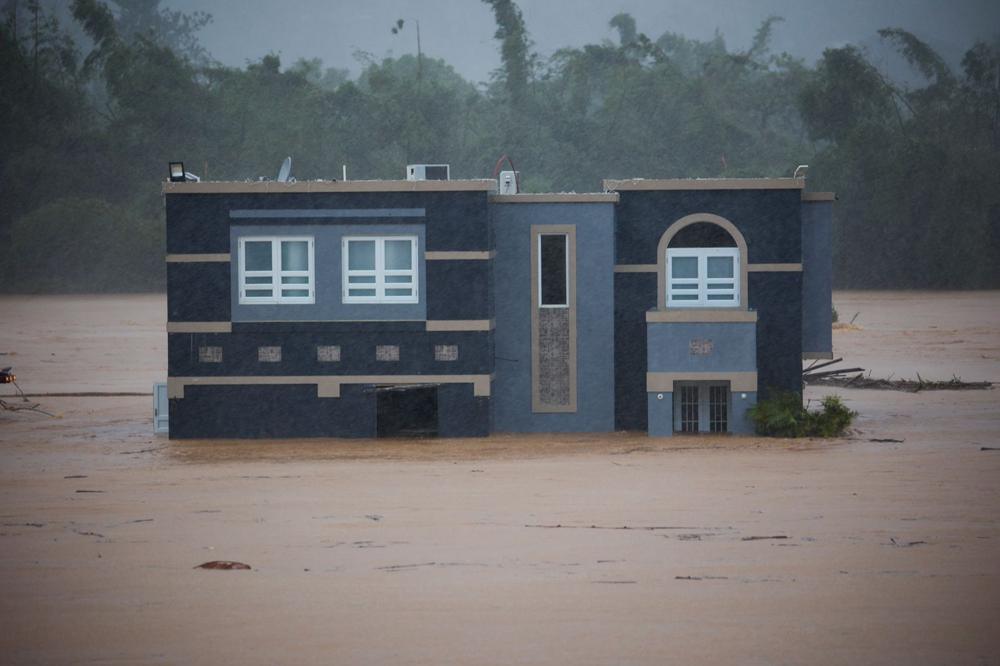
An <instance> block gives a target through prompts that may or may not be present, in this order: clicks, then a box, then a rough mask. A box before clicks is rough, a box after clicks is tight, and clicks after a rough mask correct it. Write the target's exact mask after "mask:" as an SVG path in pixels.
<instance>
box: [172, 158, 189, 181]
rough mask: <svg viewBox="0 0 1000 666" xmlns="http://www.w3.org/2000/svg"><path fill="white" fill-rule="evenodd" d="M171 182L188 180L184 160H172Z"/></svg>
mask: <svg viewBox="0 0 1000 666" xmlns="http://www.w3.org/2000/svg"><path fill="white" fill-rule="evenodd" d="M169 164H170V182H171V183H183V182H184V181H185V180H187V177H186V176H185V175H184V162H170V163H169Z"/></svg>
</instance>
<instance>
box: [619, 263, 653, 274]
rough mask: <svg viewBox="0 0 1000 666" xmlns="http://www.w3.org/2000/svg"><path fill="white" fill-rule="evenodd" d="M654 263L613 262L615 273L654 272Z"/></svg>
mask: <svg viewBox="0 0 1000 666" xmlns="http://www.w3.org/2000/svg"><path fill="white" fill-rule="evenodd" d="M657 270H659V268H658V267H657V265H656V264H615V273H655V272H657Z"/></svg>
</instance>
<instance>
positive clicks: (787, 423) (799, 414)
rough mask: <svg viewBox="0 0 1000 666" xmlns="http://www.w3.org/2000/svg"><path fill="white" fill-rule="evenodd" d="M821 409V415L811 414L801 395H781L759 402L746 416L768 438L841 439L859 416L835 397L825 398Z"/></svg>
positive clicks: (760, 433)
mask: <svg viewBox="0 0 1000 666" xmlns="http://www.w3.org/2000/svg"><path fill="white" fill-rule="evenodd" d="M821 405H822V410H821V411H809V410H807V409H806V408H805V407H803V406H802V396H800V395H799V394H798V393H791V392H788V393H778V394H777V395H775V396H773V397H772V398H769V399H767V400H761V401H760V402H758V403H757V404H756V405H754V406H753V407H751V408H750V409H748V410H747V414H748V415H749V416H750V419H751V420H752V421H753V423H754V427H755V428H756V431H757V434H759V435H765V436H768V437H840V436H841V435H843V434H844V433H845V432H847V429H848V428H849V427H850V426H851V422H852V421H853V420H854V417H855V416H857V412H854V411H852V410H850V409H848V408H847V407H846V406H845V405H844V403H843V402H842V401H841V399H840V397H838V396H836V395H828V396H826V397H825V398H823V400H822V401H821Z"/></svg>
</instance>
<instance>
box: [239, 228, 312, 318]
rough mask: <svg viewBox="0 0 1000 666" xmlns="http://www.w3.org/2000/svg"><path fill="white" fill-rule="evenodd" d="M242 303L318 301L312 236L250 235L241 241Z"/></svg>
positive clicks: (240, 278) (306, 302)
mask: <svg viewBox="0 0 1000 666" xmlns="http://www.w3.org/2000/svg"><path fill="white" fill-rule="evenodd" d="M239 253H240V256H239V262H240V265H239V280H240V282H239V286H240V299H239V300H240V303H245V304H257V303H260V304H264V303H282V304H292V303H299V304H308V303H314V302H315V301H316V264H315V259H314V256H313V255H314V250H313V238H312V237H311V236H270V237H265V236H248V237H244V238H240V242H239Z"/></svg>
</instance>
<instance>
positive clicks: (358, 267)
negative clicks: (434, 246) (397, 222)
mask: <svg viewBox="0 0 1000 666" xmlns="http://www.w3.org/2000/svg"><path fill="white" fill-rule="evenodd" d="M417 265H418V264H417V237H416V236H348V237H345V238H344V240H343V276H344V280H343V284H344V289H343V292H344V293H343V301H344V303H416V302H418V301H419V298H420V291H419V284H418V283H417V278H418V271H417Z"/></svg>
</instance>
